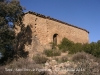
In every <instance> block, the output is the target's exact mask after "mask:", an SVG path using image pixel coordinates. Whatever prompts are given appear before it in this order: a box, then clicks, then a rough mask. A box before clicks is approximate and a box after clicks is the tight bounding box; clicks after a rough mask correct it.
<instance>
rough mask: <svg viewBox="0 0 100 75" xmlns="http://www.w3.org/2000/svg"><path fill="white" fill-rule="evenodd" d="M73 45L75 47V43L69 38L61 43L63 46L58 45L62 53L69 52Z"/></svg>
mask: <svg viewBox="0 0 100 75" xmlns="http://www.w3.org/2000/svg"><path fill="white" fill-rule="evenodd" d="M72 45H74V43H73V42H72V41H69V40H68V39H67V38H63V39H62V41H61V44H59V45H58V48H59V49H60V50H61V51H62V52H66V51H68V50H69V48H71V47H72Z"/></svg>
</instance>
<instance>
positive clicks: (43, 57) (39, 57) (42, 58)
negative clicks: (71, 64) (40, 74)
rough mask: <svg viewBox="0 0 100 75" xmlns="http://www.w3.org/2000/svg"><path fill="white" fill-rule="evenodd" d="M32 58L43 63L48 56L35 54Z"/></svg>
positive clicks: (38, 62)
mask: <svg viewBox="0 0 100 75" xmlns="http://www.w3.org/2000/svg"><path fill="white" fill-rule="evenodd" d="M33 60H34V61H35V62H36V63H37V64H44V63H46V61H47V60H48V58H46V57H45V56H41V55H37V56H34V57H33Z"/></svg>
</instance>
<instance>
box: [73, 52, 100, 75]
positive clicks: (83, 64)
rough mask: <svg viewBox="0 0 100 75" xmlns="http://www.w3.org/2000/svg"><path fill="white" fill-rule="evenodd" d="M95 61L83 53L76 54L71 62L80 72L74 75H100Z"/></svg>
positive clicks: (99, 69) (99, 68)
mask: <svg viewBox="0 0 100 75" xmlns="http://www.w3.org/2000/svg"><path fill="white" fill-rule="evenodd" d="M95 60H96V58H95V57H94V56H92V55H90V54H87V53H85V52H79V53H76V54H75V55H74V56H73V61H75V62H74V63H75V64H76V65H77V67H76V69H79V70H80V71H75V72H74V75H100V64H99V62H98V61H95ZM99 60H100V59H99Z"/></svg>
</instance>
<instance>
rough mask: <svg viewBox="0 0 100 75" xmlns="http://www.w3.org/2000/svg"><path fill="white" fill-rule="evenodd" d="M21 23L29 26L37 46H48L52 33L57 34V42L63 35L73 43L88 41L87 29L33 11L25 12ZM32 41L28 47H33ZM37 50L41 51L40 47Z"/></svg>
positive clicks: (51, 39) (51, 40)
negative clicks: (36, 40)
mask: <svg viewBox="0 0 100 75" xmlns="http://www.w3.org/2000/svg"><path fill="white" fill-rule="evenodd" d="M23 24H25V27H27V26H28V25H29V26H30V28H31V30H32V39H34V37H35V38H37V39H38V44H39V46H41V47H43V48H49V44H50V42H53V36H54V34H57V36H56V38H57V44H59V43H60V42H61V40H62V39H63V38H64V37H66V38H68V39H69V40H71V41H73V42H75V43H77V42H78V43H88V42H89V38H88V33H89V32H88V31H87V30H85V29H82V28H79V27H76V26H73V25H70V24H68V23H65V22H62V21H59V20H56V19H54V18H50V17H46V16H44V15H41V14H38V13H35V12H28V13H25V14H24V16H23ZM17 32H18V30H17ZM33 42H34V40H32V44H31V46H30V47H31V48H30V49H34V48H33V47H34V46H33V44H35V42H34V43H33ZM38 44H37V45H38ZM43 48H42V49H43ZM39 51H41V49H40V50H39ZM42 51H43V50H42Z"/></svg>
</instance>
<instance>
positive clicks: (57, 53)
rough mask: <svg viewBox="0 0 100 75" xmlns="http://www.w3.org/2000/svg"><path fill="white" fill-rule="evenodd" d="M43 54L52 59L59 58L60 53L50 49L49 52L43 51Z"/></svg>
mask: <svg viewBox="0 0 100 75" xmlns="http://www.w3.org/2000/svg"><path fill="white" fill-rule="evenodd" d="M44 54H45V55H47V56H48V57H53V56H60V55H61V52H60V51H59V50H56V49H51V50H44Z"/></svg>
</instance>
